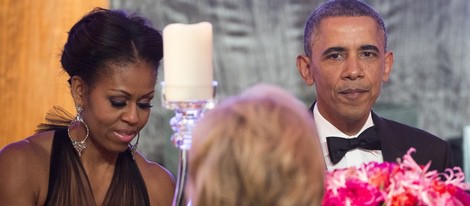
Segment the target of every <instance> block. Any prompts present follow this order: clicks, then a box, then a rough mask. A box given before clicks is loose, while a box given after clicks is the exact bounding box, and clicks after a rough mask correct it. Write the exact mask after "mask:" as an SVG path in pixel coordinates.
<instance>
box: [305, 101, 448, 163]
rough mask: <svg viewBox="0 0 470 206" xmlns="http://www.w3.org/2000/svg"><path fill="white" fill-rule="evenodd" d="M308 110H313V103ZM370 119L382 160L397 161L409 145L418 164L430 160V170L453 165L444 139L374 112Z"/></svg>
mask: <svg viewBox="0 0 470 206" xmlns="http://www.w3.org/2000/svg"><path fill="white" fill-rule="evenodd" d="M310 110H311V111H313V105H312V107H311V108H310ZM312 114H313V113H312ZM372 120H373V121H374V124H375V126H376V129H377V133H378V135H379V137H380V141H381V145H382V156H383V160H384V161H386V162H397V158H402V157H403V155H405V154H406V152H408V150H409V149H410V147H414V148H415V149H416V152H414V153H413V154H412V155H411V156H412V157H413V158H414V160H415V161H416V162H417V163H418V164H419V165H426V164H427V163H428V162H429V161H431V166H430V168H429V170H430V171H431V170H438V171H439V172H444V170H445V169H446V168H452V167H453V162H452V151H451V149H450V145H449V144H448V143H447V142H446V141H444V140H442V139H440V138H439V137H436V136H434V135H432V134H430V133H428V132H426V131H423V130H420V129H417V128H414V127H411V126H408V125H405V124H402V123H398V122H395V121H392V120H388V119H385V118H382V117H379V116H378V115H376V114H375V113H374V112H372Z"/></svg>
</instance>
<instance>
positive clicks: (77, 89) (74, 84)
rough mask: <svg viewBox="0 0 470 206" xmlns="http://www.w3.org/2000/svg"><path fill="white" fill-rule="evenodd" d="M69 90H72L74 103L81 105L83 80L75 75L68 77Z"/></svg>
mask: <svg viewBox="0 0 470 206" xmlns="http://www.w3.org/2000/svg"><path fill="white" fill-rule="evenodd" d="M70 90H71V92H72V98H73V101H74V102H75V105H81V106H83V102H84V101H85V100H84V94H85V82H84V81H83V79H82V78H80V77H79V76H77V75H75V76H73V77H72V78H71V79H70Z"/></svg>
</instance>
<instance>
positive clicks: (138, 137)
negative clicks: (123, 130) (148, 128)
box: [129, 132, 140, 159]
mask: <svg viewBox="0 0 470 206" xmlns="http://www.w3.org/2000/svg"><path fill="white" fill-rule="evenodd" d="M139 139H140V132H139V133H137V141H136V142H135V144H130V143H129V148H130V149H131V154H132V159H135V153H136V152H137V146H139Z"/></svg>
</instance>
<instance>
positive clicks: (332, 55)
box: [326, 53, 341, 59]
mask: <svg viewBox="0 0 470 206" xmlns="http://www.w3.org/2000/svg"><path fill="white" fill-rule="evenodd" d="M326 58H327V59H340V58H341V54H339V53H334V54H329V55H328V56H327V57H326Z"/></svg>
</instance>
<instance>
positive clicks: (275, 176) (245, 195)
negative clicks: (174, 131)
mask: <svg viewBox="0 0 470 206" xmlns="http://www.w3.org/2000/svg"><path fill="white" fill-rule="evenodd" d="M324 171H325V163H324V161H323V158H322V153H321V148H320V143H319V140H318V137H317V134H316V129H315V125H314V122H313V117H312V115H311V114H309V113H308V109H307V108H306V107H305V105H304V104H303V103H301V102H300V101H298V100H297V99H296V98H295V97H294V96H292V95H290V94H289V93H287V92H285V91H284V90H282V89H280V88H278V87H275V86H272V85H257V86H255V87H252V88H250V89H248V90H247V91H245V92H244V93H242V95H240V96H236V97H232V98H230V99H228V100H226V101H224V102H223V103H222V104H220V105H219V106H217V107H216V108H215V109H214V110H212V111H209V112H207V114H206V115H205V116H204V117H203V118H202V119H201V120H200V121H199V122H198V123H197V125H196V128H195V129H194V131H193V145H192V148H191V149H190V151H189V184H188V186H189V191H188V192H189V193H190V196H191V197H190V198H191V201H192V205H195V206H211V205H228V206H230V205H244V206H249V205H269V206H272V205H298V206H301V205H320V203H321V198H322V196H323V174H324Z"/></svg>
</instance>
